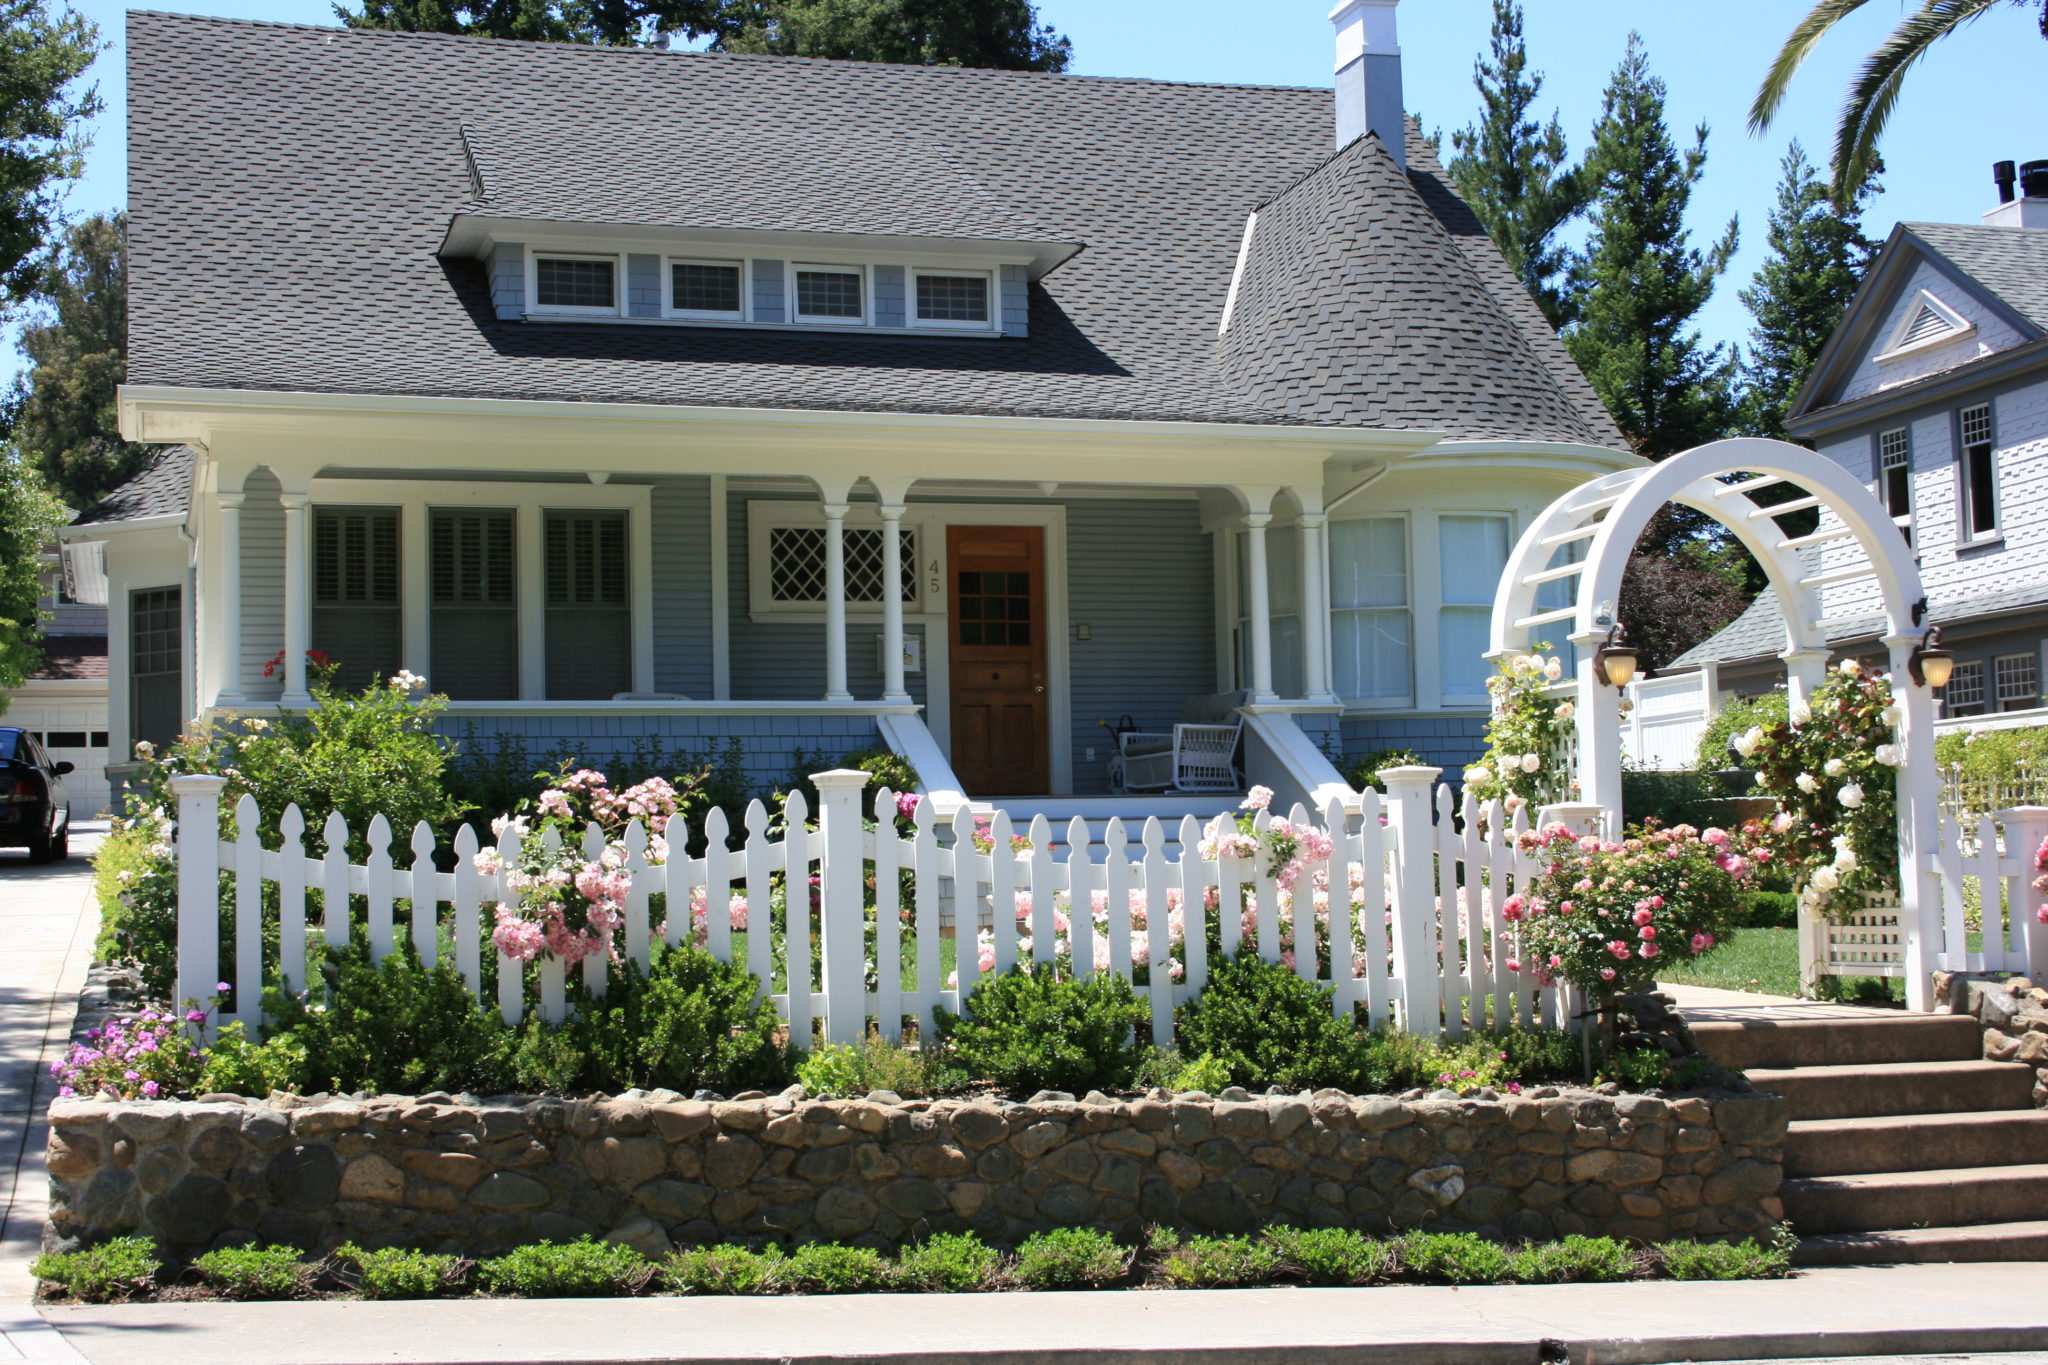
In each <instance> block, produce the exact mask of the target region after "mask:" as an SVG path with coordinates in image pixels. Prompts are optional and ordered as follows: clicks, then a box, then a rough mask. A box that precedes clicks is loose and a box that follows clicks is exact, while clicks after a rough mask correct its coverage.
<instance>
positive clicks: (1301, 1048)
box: [1176, 944, 1360, 1090]
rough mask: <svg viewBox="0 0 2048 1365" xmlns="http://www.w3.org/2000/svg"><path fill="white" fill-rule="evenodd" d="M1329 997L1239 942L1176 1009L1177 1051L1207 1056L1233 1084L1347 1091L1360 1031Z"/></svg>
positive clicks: (1353, 1079)
mask: <svg viewBox="0 0 2048 1365" xmlns="http://www.w3.org/2000/svg"><path fill="white" fill-rule="evenodd" d="M1331 1000H1332V992H1331V991H1330V988H1329V987H1327V986H1319V985H1317V984H1316V983H1315V982H1313V981H1304V980H1303V979H1302V978H1301V977H1300V976H1299V975H1298V974H1297V973H1296V972H1295V970H1294V969H1293V968H1292V967H1288V966H1286V965H1284V964H1282V963H1278V962H1266V961H1263V960H1261V959H1260V957H1259V955H1258V950H1257V949H1256V948H1254V947H1252V946H1251V945H1250V944H1246V945H1245V946H1243V947H1241V948H1240V949H1239V950H1238V952H1237V955H1236V956H1235V957H1230V958H1225V959H1223V960H1221V961H1219V962H1217V963H1215V964H1214V965H1213V966H1212V967H1211V968H1210V969H1209V981H1208V984H1207V985H1205V986H1204V987H1203V988H1202V993H1201V994H1200V995H1198V996H1196V997H1195V998H1194V999H1193V1000H1190V1001H1189V1002H1188V1003H1186V1004H1185V1005H1182V1006H1181V1007H1180V1009H1179V1011H1178V1017H1177V1020H1176V1022H1177V1025H1178V1029H1179V1036H1180V1047H1181V1051H1182V1053H1183V1054H1185V1055H1191V1056H1195V1057H1202V1056H1207V1057H1208V1058H1210V1059H1211V1061H1213V1062H1214V1063H1215V1064H1216V1067H1217V1068H1218V1070H1219V1071H1220V1072H1221V1073H1223V1074H1227V1075H1228V1077H1229V1079H1230V1082H1231V1083H1232V1084H1235V1085H1242V1086H1249V1087H1256V1088H1261V1089H1263V1088H1264V1087H1266V1086H1269V1085H1279V1086H1284V1087H1286V1088H1287V1089H1289V1090H1295V1089H1301V1088H1304V1087H1308V1088H1314V1087H1319V1086H1326V1085H1334V1086H1342V1087H1344V1088H1346V1089H1355V1088H1357V1087H1358V1082H1359V1080H1360V1066H1359V1063H1360V1052H1359V1037H1360V1034H1359V1031H1358V1029H1357V1028H1355V1027H1354V1026H1353V1025H1352V1023H1351V1021H1350V1020H1348V1019H1340V1018H1338V1017H1337V1015H1336V1013H1335V1011H1334V1009H1333V1008H1332V1006H1331ZM1214 1074H1216V1073H1214V1072H1212V1073H1211V1076H1212V1078H1213V1075H1214Z"/></svg>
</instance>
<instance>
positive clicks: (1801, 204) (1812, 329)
mask: <svg viewBox="0 0 2048 1365" xmlns="http://www.w3.org/2000/svg"><path fill="white" fill-rule="evenodd" d="M1780 164H1781V165H1783V166H1784V168H1785V176H1784V179H1782V180H1780V181H1779V182H1778V202H1777V205H1776V206H1775V207H1774V208H1773V209H1772V210H1771V215H1770V229H1769V232H1768V234H1767V237H1768V240H1769V242H1770V246H1771V254H1770V256H1769V257H1768V258H1767V259H1766V260H1765V261H1764V263H1763V264H1762V265H1761V266H1759V267H1758V268H1757V272H1756V275H1755V277H1754V278H1753V280H1752V282H1751V283H1750V285H1749V287H1748V288H1746V289H1744V290H1743V291H1742V295H1741V297H1742V306H1743V307H1745V308H1747V309H1748V310H1749V314H1750V316H1751V317H1752V318H1754V319H1755V320H1756V325H1755V326H1753V327H1752V328H1750V331H1749V336H1750V345H1749V354H1748V356H1747V357H1745V358H1744V360H1743V364H1742V403H1741V413H1740V421H1741V427H1742V429H1743V430H1744V431H1745V432H1747V433H1748V434H1750V435H1752V436H1773V437H1779V438H1783V436H1784V435H1785V416H1786V414H1787V413H1788V412H1789V411H1790V410H1791V407H1792V399H1793V397H1794V396H1795V395H1797V394H1798V392H1799V389H1800V386H1801V385H1803V384H1805V383H1806V378H1807V376H1808V375H1809V374H1811V373H1812V372H1813V362H1814V361H1815V360H1816V359H1817V358H1818V357H1819V356H1820V349H1821V347H1823V346H1825V345H1826V344H1827V340H1828V337H1829V336H1830V335H1832V334H1833V333H1834V330H1835V327H1836V325H1837V324H1838V323H1840V322H1841V320H1842V313H1843V310H1845V309H1846V308H1847V307H1848V306H1849V300H1850V299H1851V298H1852V297H1853V296H1854V295H1855V293H1856V286H1857V285H1859V284H1861V283H1862V281H1863V272H1864V269H1865V268H1866V267H1867V266H1868V265H1869V264H1870V258H1871V255H1872V254H1873V253H1874V252H1875V251H1876V250H1877V247H1878V244H1877V243H1876V242H1873V241H1871V240H1870V239H1869V238H1868V237H1865V236H1864V235H1863V220H1862V215H1861V207H1862V203H1863V201H1864V200H1866V199H1867V198H1868V197H1869V196H1870V195H1871V194H1872V193H1874V192H1875V190H1876V188H1877V186H1876V181H1875V180H1874V179H1873V180H1871V181H1868V182H1866V183H1865V184H1864V186H1863V190H1862V192H1861V193H1860V194H1859V195H1858V196H1857V202H1856V204H1855V205H1854V206H1852V207H1851V208H1849V209H1848V210H1845V211H1838V210H1837V209H1836V207H1835V203H1834V195H1833V192H1832V190H1831V188H1830V187H1829V185H1828V184H1827V182H1825V181H1823V180H1822V179H1821V178H1820V176H1819V174H1818V173H1817V172H1816V171H1815V170H1814V166H1813V163H1812V162H1810V161H1808V160H1807V159H1806V150H1805V149H1804V148H1803V147H1801V146H1800V145H1799V143H1798V142H1797V141H1796V140H1795V141H1794V142H1793V143H1792V146H1791V148H1790V150H1788V151H1787V152H1786V153H1785V159H1784V161H1783V162H1781V163H1780Z"/></svg>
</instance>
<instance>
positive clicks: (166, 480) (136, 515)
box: [71, 446, 192, 526]
mask: <svg viewBox="0 0 2048 1365" xmlns="http://www.w3.org/2000/svg"><path fill="white" fill-rule="evenodd" d="M191 496H192V447H190V446H165V447H164V448H163V449H162V450H160V451H158V452H157V454H156V458H155V459H153V460H151V461H150V462H149V464H148V465H146V466H144V468H143V470H142V472H141V473H139V474H137V475H136V476H135V477H134V478H132V479H130V480H128V482H126V483H124V484H122V485H121V486H120V487H119V488H116V489H115V490H114V491H113V492H111V493H109V494H107V496H105V497H104V498H101V499H100V500H99V501H98V502H96V503H94V504H93V505H92V506H90V507H88V508H86V509H85V510H84V511H83V512H80V513H79V514H78V515H77V516H76V517H73V518H72V519H71V524H72V525H73V526H96V525H100V524H102V523H105V522H112V521H135V520H138V519H140V518H142V517H159V516H168V515H172V514H179V513H183V512H184V511H185V510H186V504H187V503H188V502H189V501H190V499H191Z"/></svg>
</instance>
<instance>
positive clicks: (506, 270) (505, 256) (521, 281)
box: [490, 242, 526, 319]
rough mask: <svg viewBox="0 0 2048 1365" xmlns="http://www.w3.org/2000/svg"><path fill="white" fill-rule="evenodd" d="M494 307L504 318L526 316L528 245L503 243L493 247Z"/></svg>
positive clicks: (492, 294) (492, 284)
mask: <svg viewBox="0 0 2048 1365" xmlns="http://www.w3.org/2000/svg"><path fill="white" fill-rule="evenodd" d="M490 271H491V309H492V311H494V312H495V313H497V315H498V316H499V317H501V318H506V319H512V318H523V317H525V316H526V247H525V246H524V245H523V244H521V243H519V242H500V243H498V244H497V245H496V246H495V247H493V248H492V249H491V265H490Z"/></svg>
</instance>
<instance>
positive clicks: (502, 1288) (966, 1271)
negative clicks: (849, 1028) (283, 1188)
mask: <svg viewBox="0 0 2048 1365" xmlns="http://www.w3.org/2000/svg"><path fill="white" fill-rule="evenodd" d="M1792 1241H1793V1239H1792V1237H1791V1234H1790V1232H1789V1231H1788V1230H1787V1229H1785V1228H1783V1227H1780V1228H1778V1229H1777V1230H1775V1231H1774V1232H1773V1234H1772V1235H1771V1236H1770V1237H1769V1238H1768V1239H1766V1240H1765V1241H1762V1242H1755V1241H1745V1242H1733V1243H1720V1242H1693V1241H1684V1240H1679V1241H1670V1242H1663V1243H1659V1244H1658V1245H1656V1246H1653V1247H1641V1248H1639V1247H1632V1246H1630V1245H1629V1244H1627V1243H1624V1242H1620V1241H1616V1240H1614V1239H1612V1238H1607V1237H1581V1236H1571V1237H1565V1238H1563V1239H1561V1240H1558V1241H1553V1242H1531V1243H1525V1244H1522V1245H1519V1246H1504V1245H1502V1244H1500V1243H1496V1242H1490V1241H1487V1240H1485V1239H1483V1238H1480V1237H1477V1236H1474V1235H1472V1234H1470V1233H1442V1232H1419V1231H1418V1232H1409V1233H1405V1234H1400V1235H1396V1236H1393V1237H1384V1238H1383V1237H1373V1236H1370V1235H1368V1234H1366V1233H1363V1232H1357V1231H1353V1230H1352V1229H1349V1228H1296V1227H1287V1226H1275V1227H1269V1228H1266V1229H1264V1230H1263V1231H1260V1232H1256V1233H1251V1234H1243V1235H1216V1234H1206V1235H1205V1234H1196V1233H1187V1232H1181V1231H1177V1230H1174V1229H1170V1228H1153V1229H1151V1230H1150V1231H1149V1232H1148V1233H1147V1234H1146V1236H1145V1237H1144V1239H1143V1241H1142V1244H1141V1245H1139V1246H1136V1247H1132V1246H1126V1245H1123V1244H1121V1243H1119V1242H1118V1241H1117V1240H1116V1238H1114V1237H1113V1236H1111V1235H1110V1234H1109V1233H1107V1232H1103V1231H1101V1230H1099V1229H1095V1228H1059V1229H1055V1230H1053V1231H1049V1232H1040V1233H1036V1234H1034V1235H1033V1236H1031V1237H1029V1238H1026V1239H1025V1240H1024V1242H1023V1243H1022V1244H1021V1245H1019V1246H1018V1247H1017V1248H1015V1250H1013V1251H1004V1250H1002V1249H1000V1248H998V1247H993V1246H990V1245H989V1244H988V1243H986V1242H984V1241H983V1240H982V1239H981V1238H980V1237H979V1236H977V1235H976V1234H974V1233H972V1232H958V1233H938V1234H934V1235H932V1236H929V1237H926V1238H923V1239H920V1240H916V1241H912V1242H910V1243H908V1244H906V1245H905V1246H903V1247H902V1248H901V1249H900V1250H898V1251H897V1252H896V1253H895V1255H894V1256H889V1255H885V1254H884V1253H882V1252H879V1251H876V1250H874V1249H872V1248H868V1247H853V1246H843V1245H840V1244H837V1243H832V1242H812V1243H807V1244H803V1245H799V1246H796V1247H793V1248H784V1247H783V1246H781V1245H779V1244H776V1243H772V1242H771V1243H769V1244H767V1245H765V1246H760V1247H752V1246H745V1245H740V1244H736V1243H722V1244H714V1245H709V1246H700V1247H686V1248H682V1249H680V1250H677V1251H675V1252H672V1253H670V1254H669V1255H668V1256H667V1257H665V1258H664V1259H662V1260H661V1261H659V1262H650V1261H648V1260H647V1259H646V1258H645V1257H643V1256H642V1255H641V1254H640V1253H639V1252H637V1251H635V1250H634V1249H633V1248H631V1247H628V1246H622V1245H618V1244H615V1243H610V1242H593V1241H591V1240H590V1239H588V1238H585V1239H583V1240H581V1241H577V1242H570V1243H538V1244H535V1245H532V1246H525V1247H520V1248H518V1249H517V1250H515V1251H512V1252H510V1253H508V1254H506V1255H503V1256H497V1257H492V1258H490V1259H488V1260H485V1261H482V1262H479V1263H477V1264H476V1266H475V1274H474V1276H473V1277H471V1276H470V1275H469V1273H468V1271H469V1265H470V1263H469V1262H466V1261H463V1260H461V1259H460V1258H457V1257H454V1256H443V1255H429V1254H427V1253H424V1252H420V1251H412V1250H405V1249H399V1248H391V1249H383V1250H375V1251H369V1250H365V1249H363V1248H362V1247H358V1246H353V1245H348V1246H343V1247H341V1248H339V1249H338V1250H336V1251H335V1252H334V1253H333V1255H332V1256H330V1257H327V1258H325V1259H324V1260H302V1259H299V1253H297V1252H295V1251H292V1250H291V1249H290V1248H286V1247H267V1248H255V1247H248V1248H236V1249H233V1250H232V1251H225V1252H224V1251H214V1252H209V1253H207V1255H205V1256H203V1257H200V1258H199V1260H198V1261H196V1262H194V1264H193V1269H194V1270H195V1271H197V1272H198V1274H199V1276H200V1279H201V1281H202V1285H203V1286H204V1287H206V1288H210V1289H211V1290H212V1291H213V1292H214V1293H216V1294H218V1295H220V1296H221V1297H248V1298H256V1297H282V1296H285V1295H292V1294H295V1295H297V1296H299V1297H307V1298H311V1297H322V1296H326V1297H334V1296H336V1295H335V1294H334V1292H333V1291H334V1290H335V1289H336V1288H337V1287H338V1288H339V1290H340V1294H341V1296H348V1295H354V1296H358V1297H362V1298H366V1299H407V1298H431V1297H438V1296H442V1295H447V1294H454V1293H459V1292H462V1291H464V1290H465V1289H468V1288H471V1287H474V1288H475V1289H476V1290H478V1291H480V1292H483V1293H486V1294H500V1295H513V1296H518V1297H523V1298H546V1297H553V1298H598V1297H618V1296H625V1295H635V1294H685V1295H747V1294H857V1293H875V1292H882V1291H887V1290H906V1291H912V1292H917V1293H932V1294H960V1293H975V1292H983V1291H992V1290H1052V1289H1104V1288H1108V1287H1110V1286H1112V1285H1125V1286H1137V1285H1145V1284H1149V1285H1152V1286H1155V1287H1159V1288H1165V1289H1223V1288H1232V1287H1244V1286H1252V1285H1265V1284H1309V1285H1330V1286H1347V1285H1348V1286H1358V1285H1371V1284H1385V1283H1397V1282H1406V1283H1417V1282H1421V1283H1431V1284H1454V1285H1482V1284H1564V1283H1569V1282H1573V1281H1586V1282H1610V1281H1617V1280H1628V1279H1645V1278H1654V1277H1658V1276H1662V1277H1665V1278H1669V1279H1681V1280H1703V1279H1716V1280H1742V1279H1775V1278H1781V1277H1783V1276H1785V1275H1788V1274H1790V1273H1791V1268H1792V1267H1791V1245H1792ZM162 1269H163V1258H162V1257H161V1256H160V1255H159V1254H158V1253H157V1251H156V1249H155V1247H154V1246H153V1245H152V1244H151V1243H150V1242H149V1241H147V1240H146V1239H143V1238H137V1237H128V1238H120V1239H117V1240H115V1241H111V1242H106V1243H103V1244H101V1245H99V1246H96V1247H90V1248H86V1249H83V1250H79V1251H72V1252H64V1253H58V1254H51V1255H45V1256H42V1257H40V1258H39V1259H38V1260H37V1261H36V1262H35V1265H34V1267H33V1270H34V1273H35V1275H36V1277H37V1278H38V1279H39V1280H41V1281H42V1282H43V1284H44V1290H45V1293H46V1294H53V1295H61V1296H63V1297H65V1298H67V1299H71V1300H75V1301H78V1302H81V1303H118V1302H121V1301H123V1300H126V1299H131V1298H138V1297H144V1296H147V1295H148V1294H150V1293H152V1292H154V1291H155V1289H156V1288H157V1287H158V1285H159V1284H167V1283H169V1282H170V1280H171V1279H172V1278H175V1277H169V1276H165V1275H163V1274H161V1271H162ZM178 1292H179V1293H180V1295H181V1296H190V1295H191V1293H192V1292H193V1291H192V1290H191V1289H188V1288H183V1287H181V1288H180V1289H179V1291H178Z"/></svg>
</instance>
